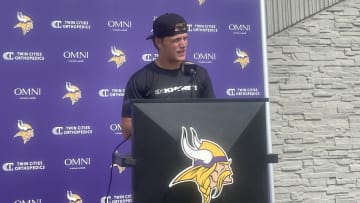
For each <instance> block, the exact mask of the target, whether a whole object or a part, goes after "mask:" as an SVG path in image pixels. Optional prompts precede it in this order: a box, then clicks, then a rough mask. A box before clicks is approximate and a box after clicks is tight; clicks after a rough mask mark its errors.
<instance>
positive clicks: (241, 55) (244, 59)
mask: <svg viewBox="0 0 360 203" xmlns="http://www.w3.org/2000/svg"><path fill="white" fill-rule="evenodd" d="M236 55H237V56H238V58H237V59H236V60H235V61H234V63H240V65H241V69H244V68H245V67H246V66H247V65H248V64H249V63H250V58H249V56H248V54H247V53H246V52H244V51H241V50H240V49H239V48H236Z"/></svg>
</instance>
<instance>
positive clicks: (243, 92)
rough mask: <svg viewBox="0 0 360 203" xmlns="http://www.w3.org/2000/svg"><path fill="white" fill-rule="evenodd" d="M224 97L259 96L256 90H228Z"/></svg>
mask: <svg viewBox="0 0 360 203" xmlns="http://www.w3.org/2000/svg"><path fill="white" fill-rule="evenodd" d="M226 95H227V96H230V97H236V96H260V92H259V90H258V88H240V87H239V88H228V89H227V90H226Z"/></svg>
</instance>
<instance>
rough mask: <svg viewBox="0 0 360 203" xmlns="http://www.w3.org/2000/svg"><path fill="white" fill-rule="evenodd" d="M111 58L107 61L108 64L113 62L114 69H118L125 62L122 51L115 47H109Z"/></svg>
mask: <svg viewBox="0 0 360 203" xmlns="http://www.w3.org/2000/svg"><path fill="white" fill-rule="evenodd" d="M111 53H112V55H113V56H112V57H111V58H110V59H109V60H108V62H109V63H111V62H114V63H115V64H116V68H120V66H122V65H123V64H124V63H125V62H126V56H125V54H124V52H123V51H121V50H120V49H117V48H116V47H115V46H111Z"/></svg>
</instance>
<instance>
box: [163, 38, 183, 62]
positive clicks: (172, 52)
mask: <svg viewBox="0 0 360 203" xmlns="http://www.w3.org/2000/svg"><path fill="white" fill-rule="evenodd" d="M157 45H158V47H159V54H160V55H162V56H164V58H167V59H168V60H169V61H174V62H181V61H184V60H185V55H186V48H187V46H188V34H187V33H183V34H177V35H174V36H171V37H164V38H163V39H158V43H157Z"/></svg>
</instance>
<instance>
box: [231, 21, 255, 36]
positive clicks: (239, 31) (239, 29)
mask: <svg viewBox="0 0 360 203" xmlns="http://www.w3.org/2000/svg"><path fill="white" fill-rule="evenodd" d="M228 29H229V31H230V32H232V33H233V34H234V35H246V34H248V33H249V32H250V31H251V25H250V24H229V25H228Z"/></svg>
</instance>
